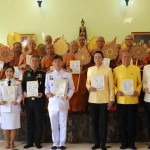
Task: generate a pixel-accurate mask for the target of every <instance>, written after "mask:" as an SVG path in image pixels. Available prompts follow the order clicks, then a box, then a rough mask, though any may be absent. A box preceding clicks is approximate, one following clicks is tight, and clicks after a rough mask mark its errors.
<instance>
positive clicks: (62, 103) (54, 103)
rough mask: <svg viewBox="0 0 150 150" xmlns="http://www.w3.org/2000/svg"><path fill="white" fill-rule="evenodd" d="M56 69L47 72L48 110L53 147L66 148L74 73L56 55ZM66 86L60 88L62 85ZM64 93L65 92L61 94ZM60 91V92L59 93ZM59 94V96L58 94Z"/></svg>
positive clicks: (54, 60)
mask: <svg viewBox="0 0 150 150" xmlns="http://www.w3.org/2000/svg"><path fill="white" fill-rule="evenodd" d="M52 64H53V66H54V68H55V69H54V70H53V71H52V72H49V73H47V74H46V80H45V94H46V96H47V98H48V99H49V105H48V111H49V116H50V123H51V129H52V140H53V146H52V147H51V149H57V148H59V149H61V150H63V149H66V147H65V141H66V127H67V116H68V109H69V99H70V98H71V97H72V95H73V93H74V84H73V80H72V74H71V73H69V72H67V71H65V70H63V69H62V66H63V59H62V57H61V56H59V55H55V56H54V57H53V59H52ZM59 84H61V85H62V84H64V85H65V86H64V87H62V86H61V87H62V88H61V89H59V87H60V85H59ZM61 92H62V93H64V94H61ZM58 93H59V94H58ZM58 95H59V96H58Z"/></svg>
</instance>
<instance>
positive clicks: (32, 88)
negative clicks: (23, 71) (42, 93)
mask: <svg viewBox="0 0 150 150" xmlns="http://www.w3.org/2000/svg"><path fill="white" fill-rule="evenodd" d="M27 96H28V97H37V96H38V81H27Z"/></svg>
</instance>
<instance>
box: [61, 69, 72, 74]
mask: <svg viewBox="0 0 150 150" xmlns="http://www.w3.org/2000/svg"><path fill="white" fill-rule="evenodd" d="M63 70H64V71H66V72H69V73H70V72H71V71H69V70H66V69H63Z"/></svg>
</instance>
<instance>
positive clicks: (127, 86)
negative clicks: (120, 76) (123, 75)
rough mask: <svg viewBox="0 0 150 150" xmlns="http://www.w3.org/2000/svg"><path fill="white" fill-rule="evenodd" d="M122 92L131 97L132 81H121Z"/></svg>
mask: <svg viewBox="0 0 150 150" xmlns="http://www.w3.org/2000/svg"><path fill="white" fill-rule="evenodd" d="M122 92H123V93H124V94H125V95H133V92H134V90H133V80H132V79H125V80H122Z"/></svg>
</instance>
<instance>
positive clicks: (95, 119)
mask: <svg viewBox="0 0 150 150" xmlns="http://www.w3.org/2000/svg"><path fill="white" fill-rule="evenodd" d="M90 112H91V118H92V128H93V135H94V143H95V144H98V145H101V146H102V147H103V146H105V145H106V141H107V120H108V111H107V104H93V103H90Z"/></svg>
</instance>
